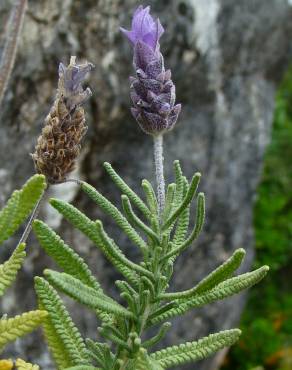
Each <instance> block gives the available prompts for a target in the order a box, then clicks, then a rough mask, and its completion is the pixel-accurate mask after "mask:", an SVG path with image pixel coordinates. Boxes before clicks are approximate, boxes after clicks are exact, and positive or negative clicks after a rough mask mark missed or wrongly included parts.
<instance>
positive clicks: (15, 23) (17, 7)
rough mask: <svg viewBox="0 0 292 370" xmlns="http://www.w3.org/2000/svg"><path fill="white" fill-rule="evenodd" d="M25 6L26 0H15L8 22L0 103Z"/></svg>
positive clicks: (1, 64) (0, 68) (1, 63)
mask: <svg viewBox="0 0 292 370" xmlns="http://www.w3.org/2000/svg"><path fill="white" fill-rule="evenodd" d="M26 7H27V0H16V1H15V4H14V7H13V9H12V12H11V15H10V19H9V22H8V29H7V35H5V36H6V41H5V45H4V50H3V54H2V59H1V61H0V105H1V102H2V99H3V97H4V93H5V91H6V88H7V85H8V81H9V78H10V75H11V72H12V69H13V66H14V62H15V57H16V51H17V45H18V40H19V35H20V32H21V29H22V24H23V19H24V15H25V11H26Z"/></svg>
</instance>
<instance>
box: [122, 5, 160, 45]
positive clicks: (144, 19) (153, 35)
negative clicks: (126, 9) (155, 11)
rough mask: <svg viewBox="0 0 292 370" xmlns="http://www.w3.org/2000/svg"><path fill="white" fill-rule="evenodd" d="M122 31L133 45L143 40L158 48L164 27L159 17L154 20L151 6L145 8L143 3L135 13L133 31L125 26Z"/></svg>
mask: <svg viewBox="0 0 292 370" xmlns="http://www.w3.org/2000/svg"><path fill="white" fill-rule="evenodd" d="M121 31H122V32H123V34H124V35H125V36H126V37H127V38H128V39H129V40H130V42H131V43H132V44H133V45H136V43H137V42H138V41H142V42H144V43H145V44H146V45H148V46H149V47H150V48H151V49H153V50H156V49H157V48H158V47H159V39H160V37H161V36H162V34H163V32H164V28H163V27H162V25H161V23H160V20H159V19H156V20H154V19H153V17H152V16H151V15H150V6H147V7H146V8H145V9H144V8H143V6H142V5H141V6H139V8H138V9H137V10H136V11H135V13H134V16H133V20H132V29H131V31H127V30H125V29H124V28H121Z"/></svg>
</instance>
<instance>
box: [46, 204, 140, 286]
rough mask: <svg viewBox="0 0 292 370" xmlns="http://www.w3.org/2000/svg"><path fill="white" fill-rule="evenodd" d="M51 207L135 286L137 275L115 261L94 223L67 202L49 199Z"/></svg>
mask: <svg viewBox="0 0 292 370" xmlns="http://www.w3.org/2000/svg"><path fill="white" fill-rule="evenodd" d="M50 203H51V205H52V206H53V207H54V208H56V209H57V210H58V212H60V213H61V214H62V215H63V216H64V217H65V218H66V219H67V220H68V221H70V222H71V223H72V225H73V226H75V227H76V228H77V229H79V230H80V231H81V232H82V233H84V234H85V235H86V236H87V237H88V238H89V239H90V240H91V241H92V242H93V243H94V244H95V246H97V247H98V248H99V249H101V251H102V252H103V253H104V255H105V256H106V257H107V258H108V259H109V260H110V261H111V263H113V264H114V266H115V267H116V269H117V270H118V271H119V272H120V273H121V274H123V275H124V276H125V278H126V279H127V280H129V281H130V282H131V283H132V284H133V285H137V275H136V274H135V272H134V271H132V270H131V269H129V268H128V267H126V266H125V265H124V264H123V263H121V262H120V261H119V260H116V259H115V258H114V257H113V256H112V254H111V253H109V251H108V249H107V247H106V246H105V245H104V243H103V242H102V240H101V238H100V235H99V232H98V229H97V227H96V223H95V222H93V221H91V220H90V219H89V218H88V217H87V216H85V214H83V213H82V212H80V211H79V210H78V209H77V208H75V207H74V206H72V205H71V204H69V203H67V202H63V201H61V200H58V199H51V200H50Z"/></svg>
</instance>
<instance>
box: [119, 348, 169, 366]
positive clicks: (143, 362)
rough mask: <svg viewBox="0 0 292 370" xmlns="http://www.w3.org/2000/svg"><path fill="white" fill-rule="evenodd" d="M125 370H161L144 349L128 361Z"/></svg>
mask: <svg viewBox="0 0 292 370" xmlns="http://www.w3.org/2000/svg"><path fill="white" fill-rule="evenodd" d="M125 370H163V368H162V367H161V366H160V364H159V363H158V361H155V360H154V359H153V358H152V357H150V356H149V355H148V354H147V351H146V350H145V349H144V348H141V349H140V350H139V352H138V353H137V355H136V358H134V359H133V360H130V361H129V363H128V364H127V366H126V369H125Z"/></svg>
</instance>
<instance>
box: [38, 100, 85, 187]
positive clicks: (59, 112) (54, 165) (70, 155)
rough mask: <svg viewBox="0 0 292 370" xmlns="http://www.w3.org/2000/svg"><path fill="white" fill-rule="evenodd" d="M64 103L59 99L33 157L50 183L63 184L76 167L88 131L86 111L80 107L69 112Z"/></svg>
mask: <svg viewBox="0 0 292 370" xmlns="http://www.w3.org/2000/svg"><path fill="white" fill-rule="evenodd" d="M62 100H63V98H62V97H61V98H57V100H56V102H55V104H54V106H53V107H52V110H51V112H50V113H49V115H48V117H47V118H46V120H45V124H46V125H45V127H44V128H43V131H42V134H41V136H40V137H39V138H38V141H37V145H36V149H35V153H34V154H32V158H33V160H34V164H35V168H36V171H37V172H38V173H41V174H43V175H45V176H46V178H47V180H48V182H49V183H50V184H55V183H60V182H63V181H64V180H65V179H66V177H67V176H68V174H69V173H70V172H71V171H72V170H73V169H74V168H75V165H76V159H77V157H78V155H79V152H80V142H81V140H82V138H83V136H84V134H85V132H86V130H87V127H86V125H85V116H84V110H83V109H82V108H81V107H77V108H76V110H75V111H73V112H69V110H68V109H67V108H66V105H65V103H64V101H62Z"/></svg>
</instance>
